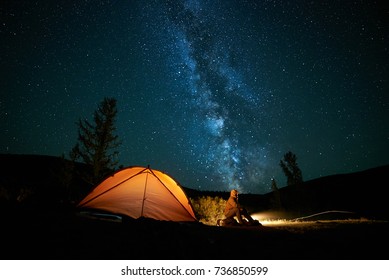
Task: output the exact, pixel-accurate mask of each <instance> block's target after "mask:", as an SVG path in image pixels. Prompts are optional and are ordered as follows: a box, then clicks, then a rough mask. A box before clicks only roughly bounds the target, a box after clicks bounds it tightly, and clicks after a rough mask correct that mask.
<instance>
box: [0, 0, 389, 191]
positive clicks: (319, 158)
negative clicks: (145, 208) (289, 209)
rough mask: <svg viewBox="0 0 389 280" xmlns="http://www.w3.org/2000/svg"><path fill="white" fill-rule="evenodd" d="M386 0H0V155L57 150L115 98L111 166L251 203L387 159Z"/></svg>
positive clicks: (68, 146)
mask: <svg viewBox="0 0 389 280" xmlns="http://www.w3.org/2000/svg"><path fill="white" fill-rule="evenodd" d="M384 2H385V1H372V0H366V1H365V0H360V1H330V0H324V1H283V0H280V1H278V0H277V1H266V0H256V1H249V0H246V1H245V0H240V1H221V0H220V1H217V0H209V1H203V0H174V1H173V0H171V1H163V0H161V1H157V0H142V1H141V0H132V1H124V0H123V1H120V0H103V1H93V0H77V1H75V0H57V1H48V0H47V1H42V0H38V1H30V0H23V1H22V0H21V1H11V0H5V1H1V4H0V7H1V9H0V21H1V22H0V36H1V45H0V51H1V56H0V71H1V76H0V81H1V99H0V107H1V117H0V119H1V122H0V129H1V132H2V135H1V145H0V153H14V154H42V155H53V156H61V155H62V154H65V155H67V154H68V153H69V151H70V150H71V148H72V147H73V146H74V144H75V143H76V141H77V126H76V124H75V122H76V121H77V120H78V119H80V118H81V119H89V120H91V118H92V115H93V112H94V111H95V110H96V109H97V106H98V104H99V103H100V102H101V101H102V100H103V98H104V97H113V98H116V99H117V101H118V115H117V123H116V125H117V130H116V133H117V135H118V136H119V137H120V139H121V140H122V145H121V146H120V149H119V151H120V164H121V165H123V166H132V165H142V166H147V165H150V167H151V168H155V169H158V170H161V171H164V172H166V173H168V174H169V175H171V176H172V177H173V178H175V179H176V180H177V181H178V182H179V183H180V184H181V185H183V186H185V187H189V188H194V189H199V190H215V191H226V190H230V189H232V188H237V189H238V190H240V191H241V192H242V193H259V194H264V193H267V192H270V191H271V178H274V179H275V180H276V182H277V185H278V187H283V186H285V185H286V177H285V175H284V174H283V173H282V170H281V168H280V166H279V161H280V160H281V159H282V158H283V155H284V154H285V153H286V152H288V151H292V152H293V153H294V154H296V156H297V163H298V164H299V167H300V169H301V171H302V175H303V179H304V180H305V181H307V180H311V179H315V178H319V177H322V176H327V175H334V174H339V173H350V172H356V171H361V170H365V169H369V168H372V167H376V166H381V165H385V164H388V163H389V160H388V155H389V126H388V117H389V94H388V93H389V86H388V85H389V84H388V77H389V71H388V61H389V51H388V46H389V41H388V39H389V38H388V35H389V32H388V31H389V30H388V27H389V24H388V23H389V22H388V18H389V17H388V9H386V8H385V5H384Z"/></svg>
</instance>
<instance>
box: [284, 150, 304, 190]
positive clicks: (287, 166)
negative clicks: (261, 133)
mask: <svg viewBox="0 0 389 280" xmlns="http://www.w3.org/2000/svg"><path fill="white" fill-rule="evenodd" d="M280 166H281V168H282V171H283V172H284V174H285V176H286V179H287V184H288V186H291V185H299V184H300V183H302V182H303V175H302V172H301V170H300V168H299V166H298V164H297V156H296V155H295V154H294V153H292V152H291V151H289V152H287V153H286V154H284V158H283V160H280Z"/></svg>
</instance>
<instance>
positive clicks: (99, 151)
mask: <svg viewBox="0 0 389 280" xmlns="http://www.w3.org/2000/svg"><path fill="white" fill-rule="evenodd" d="M116 115H117V108H116V99H114V98H107V97H106V98H104V100H103V101H102V102H101V103H100V104H99V106H98V108H97V110H95V112H94V115H93V120H94V123H90V122H89V121H88V120H86V119H85V120H81V119H80V120H79V121H78V122H77V123H76V124H77V126H78V142H77V143H76V145H75V146H74V147H73V149H72V151H71V152H70V158H71V159H72V160H74V161H76V160H79V159H81V160H82V162H84V163H85V164H87V165H88V166H89V167H90V170H89V172H87V173H85V174H84V176H83V177H84V179H85V180H86V181H87V182H88V183H90V184H92V185H95V184H97V183H99V182H100V181H101V180H102V179H103V178H104V177H106V176H107V175H108V174H110V173H111V172H112V171H114V170H115V168H117V165H118V155H119V152H118V151H117V150H116V149H117V148H118V147H119V145H120V144H121V142H120V141H119V137H118V136H117V135H115V130H116V127H115V121H116Z"/></svg>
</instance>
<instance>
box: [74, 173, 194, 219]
mask: <svg viewBox="0 0 389 280" xmlns="http://www.w3.org/2000/svg"><path fill="white" fill-rule="evenodd" d="M78 207H82V208H89V209H97V210H103V211H106V212H109V213H113V214H118V215H125V216H128V217H131V218H134V219H137V218H140V217H144V218H152V219H156V220H163V221H177V222H183V221H185V222H186V221H191V222H193V221H197V218H196V216H195V214H194V211H193V208H192V205H191V203H190V201H189V199H188V198H187V196H186V194H185V193H184V191H183V189H182V188H181V186H180V185H179V184H178V183H177V182H176V181H175V180H174V179H173V178H172V177H170V176H169V175H167V174H166V173H163V172H161V171H158V170H154V169H151V168H150V167H140V166H132V167H128V168H124V169H121V170H119V171H117V172H115V173H114V174H113V175H112V176H110V177H108V178H106V179H105V180H104V181H102V182H101V183H100V184H99V185H98V186H96V187H95V188H94V189H93V190H92V191H91V192H90V193H89V194H88V195H87V196H86V197H85V198H84V199H83V200H82V201H81V202H80V203H79V204H78Z"/></svg>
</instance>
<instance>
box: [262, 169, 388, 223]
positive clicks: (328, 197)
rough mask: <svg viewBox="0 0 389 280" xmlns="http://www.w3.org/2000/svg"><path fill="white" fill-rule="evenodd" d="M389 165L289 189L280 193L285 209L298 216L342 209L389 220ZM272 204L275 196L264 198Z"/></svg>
mask: <svg viewBox="0 0 389 280" xmlns="http://www.w3.org/2000/svg"><path fill="white" fill-rule="evenodd" d="M388 174H389V165H385V166H381V167H376V168H371V169H368V170H365V171H360V172H355V173H350V174H339V175H333V176H327V177H323V178H319V179H314V180H310V181H307V182H304V183H303V184H302V185H301V186H287V187H284V188H281V189H280V190H279V191H280V192H279V193H280V199H281V204H282V207H283V208H284V210H286V211H288V212H293V213H295V214H296V215H310V214H313V213H317V212H322V211H329V210H339V211H351V212H355V213H356V214H358V215H360V216H364V217H367V218H375V219H389V204H388V203H387V198H386V193H387V185H388V184H387V183H386V182H387V178H388ZM265 196H266V197H267V198H268V199H267V201H270V200H271V198H272V197H273V196H274V194H273V193H269V194H266V195H265Z"/></svg>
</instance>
